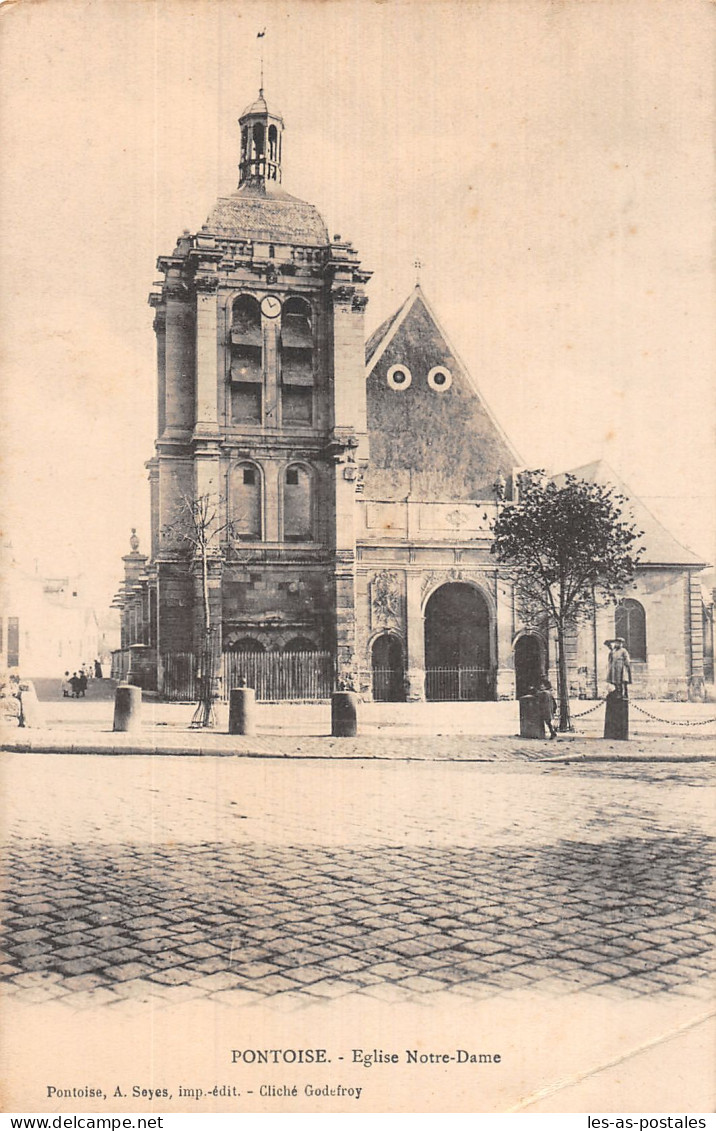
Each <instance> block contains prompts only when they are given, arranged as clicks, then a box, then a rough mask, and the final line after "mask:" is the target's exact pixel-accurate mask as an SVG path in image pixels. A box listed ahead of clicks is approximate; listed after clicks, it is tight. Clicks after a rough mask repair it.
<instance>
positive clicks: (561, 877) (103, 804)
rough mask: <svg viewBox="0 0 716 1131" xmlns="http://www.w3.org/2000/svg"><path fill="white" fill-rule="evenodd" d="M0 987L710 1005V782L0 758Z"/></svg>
mask: <svg viewBox="0 0 716 1131" xmlns="http://www.w3.org/2000/svg"><path fill="white" fill-rule="evenodd" d="M3 775H4V782H5V786H6V798H7V801H6V803H5V822H4V823H5V828H6V830H7V839H8V848H7V852H6V859H7V860H8V877H7V883H6V888H7V893H6V894H7V907H8V910H7V912H6V915H5V919H4V921H5V925H6V950H5V955H4V958H3V965H2V967H1V968H0V973H1V974H2V976H3V979H4V981H5V985H6V990H7V991H8V992H10V993H12V994H13V995H14V996H15V997H16V999H18V1000H20V1001H27V1002H38V1001H47V1000H50V999H56V1000H58V1001H61V1002H63V1003H66V1004H67V1006H69V1007H74V1008H77V1009H79V1008H83V1007H97V1006H107V1007H111V1008H119V1007H120V1006H121V1007H126V1006H127V1005H128V1004H130V1005H131V1004H132V1003H141V1002H145V1001H146V1000H147V999H150V998H151V999H153V1000H155V1001H157V1002H158V1003H167V1004H170V1003H173V1002H177V1001H184V1000H189V999H191V998H198V997H211V998H214V999H220V1000H221V1001H225V1002H227V1003H234V1002H235V1003H240V1004H250V1003H252V1002H256V1003H263V1004H265V1003H266V1001H267V999H269V1002H270V1004H272V1005H274V1006H276V1007H277V1008H284V1009H293V1008H300V1007H302V1006H304V1005H306V1004H308V1003H315V1002H316V1001H317V1000H321V999H323V1000H326V999H331V998H337V997H341V996H344V995H348V994H356V993H358V994H362V995H367V996H368V997H371V998H375V999H378V1000H381V1001H385V1002H396V1003H397V1002H401V1001H429V1000H431V998H433V996H434V995H444V994H450V995H452V994H454V995H460V996H461V997H462V999H463V1000H465V999H480V998H486V997H492V996H495V995H497V994H504V993H508V992H509V991H511V990H513V989H525V988H529V989H532V990H536V991H538V992H542V993H544V994H546V995H556V994H565V993H573V992H575V991H580V990H582V991H584V990H587V991H590V992H592V993H595V994H601V995H610V996H614V997H627V996H630V997H632V996H635V995H649V994H654V993H663V992H671V993H677V994H683V995H689V996H693V997H697V998H700V997H707V996H709V995H710V993H711V992H712V991H711V987H710V982H709V975H710V974H711V973H712V972H713V955H714V945H713V944H714V930H713V927H714V920H713V899H712V896H713V893H712V890H711V889H710V887H709V882H708V865H709V853H710V849H711V846H712V843H713V841H712V838H711V836H710V834H711V832H712V825H711V816H712V810H713V793H712V785H713V771H712V769H711V767H709V766H707V765H688V764H685V765H660V766H650V765H646V764H630V765H619V766H615V765H610V766H607V765H602V764H590V765H581V766H579V767H576V766H571V765H535V764H528V763H519V764H514V765H511V766H506V765H504V764H490V765H486V764H483V765H479V764H470V763H444V762H443V763H431V762H420V763H404V762H375V761H373V762H355V761H347V762H343V761H337V762H330V761H329V762H326V761H303V762H298V761H290V760H287V761H283V762H277V761H271V762H263V761H239V760H229V759H219V760H207V759H200V758H189V757H184V758H171V757H164V758H142V759H137V758H124V757H116V758H112V759H108V758H89V757H79V756H71V755H57V756H54V757H47V756H28V755H25V756H23V755H12V754H9V755H5V756H4V770H3Z"/></svg>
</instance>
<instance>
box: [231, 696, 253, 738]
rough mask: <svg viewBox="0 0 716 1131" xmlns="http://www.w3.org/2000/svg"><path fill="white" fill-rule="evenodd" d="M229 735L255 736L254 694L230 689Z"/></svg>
mask: <svg viewBox="0 0 716 1131" xmlns="http://www.w3.org/2000/svg"><path fill="white" fill-rule="evenodd" d="M229 734H256V692H255V691H254V689H253V687H232V689H231V691H230V692H229Z"/></svg>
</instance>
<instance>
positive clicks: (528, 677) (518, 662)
mask: <svg viewBox="0 0 716 1131" xmlns="http://www.w3.org/2000/svg"><path fill="white" fill-rule="evenodd" d="M542 652H543V648H542V641H541V640H540V638H539V636H536V635H535V634H534V633H533V632H526V633H524V635H522V636H520V637H519V638H518V639H517V640H516V641H515V691H516V694H517V698H518V699H521V698H522V696H523V695H528V694H529V691H530V689H531V688H533V687H536V686H537V684H538V683H539V681H540V679H541V678H542V676H543V675H544V663H543V656H542Z"/></svg>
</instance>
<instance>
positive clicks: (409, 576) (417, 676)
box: [405, 570, 425, 703]
mask: <svg viewBox="0 0 716 1131" xmlns="http://www.w3.org/2000/svg"><path fill="white" fill-rule="evenodd" d="M421 591H422V575H421V573H420V571H419V570H415V571H413V570H409V571H408V572H407V573H406V576H405V598H406V601H405V605H406V608H405V612H406V618H407V652H408V670H407V673H406V674H407V678H408V702H409V703H418V702H422V701H423V700H424V699H425V622H424V618H423V610H422V600H421Z"/></svg>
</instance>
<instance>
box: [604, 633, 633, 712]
mask: <svg viewBox="0 0 716 1131" xmlns="http://www.w3.org/2000/svg"><path fill="white" fill-rule="evenodd" d="M604 643H605V644H606V646H607V647H608V648H609V666H608V668H607V683H611V684H613V685H614V690H615V691H616V693H617V695H618V696H619V697H620V698H621V699H627V698H628V695H627V692H628V688H629V684H630V683H631V659H630V657H629V653H628V652H627V650H626V648H625V646H624V643H625V642H624V638H623V637H621V636H616V637H615V638H614V640H605V641H604Z"/></svg>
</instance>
